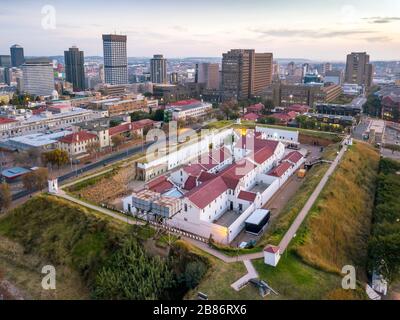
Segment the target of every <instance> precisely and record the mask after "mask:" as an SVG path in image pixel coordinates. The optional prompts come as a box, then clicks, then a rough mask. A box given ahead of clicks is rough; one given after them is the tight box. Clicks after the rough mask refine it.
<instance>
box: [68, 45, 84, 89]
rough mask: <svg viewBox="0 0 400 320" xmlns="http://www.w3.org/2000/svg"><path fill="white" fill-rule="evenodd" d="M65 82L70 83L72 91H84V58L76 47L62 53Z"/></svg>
mask: <svg viewBox="0 0 400 320" xmlns="http://www.w3.org/2000/svg"><path fill="white" fill-rule="evenodd" d="M64 60H65V75H66V80H67V81H68V82H70V83H72V86H73V88H74V91H83V90H85V87H86V84H85V58H84V54H83V51H79V49H78V48H77V47H72V48H69V50H68V51H64Z"/></svg>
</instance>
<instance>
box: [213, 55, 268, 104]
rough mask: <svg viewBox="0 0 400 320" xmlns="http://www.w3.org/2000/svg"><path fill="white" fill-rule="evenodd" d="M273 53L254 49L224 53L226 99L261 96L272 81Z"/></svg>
mask: <svg viewBox="0 0 400 320" xmlns="http://www.w3.org/2000/svg"><path fill="white" fill-rule="evenodd" d="M272 60H273V55H272V53H256V52H255V51H254V50H253V49H233V50H230V51H229V52H227V53H224V54H223V55H222V83H221V85H222V94H223V98H224V99H231V98H237V99H239V100H240V99H248V98H251V97H252V96H259V95H261V94H262V92H263V90H264V89H265V88H266V87H268V86H269V85H271V83H272Z"/></svg>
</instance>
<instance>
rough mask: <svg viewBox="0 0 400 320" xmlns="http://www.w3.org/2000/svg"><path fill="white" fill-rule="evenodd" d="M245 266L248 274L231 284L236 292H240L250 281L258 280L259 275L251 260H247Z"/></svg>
mask: <svg viewBox="0 0 400 320" xmlns="http://www.w3.org/2000/svg"><path fill="white" fill-rule="evenodd" d="M243 262H244V265H245V266H246V269H247V274H245V275H244V276H243V277H241V278H240V279H239V280H237V281H236V282H234V283H232V284H231V287H232V288H233V289H235V290H236V291H239V290H240V289H241V288H242V287H243V286H244V285H245V284H246V283H247V282H249V280H251V279H255V278H258V273H257V271H256V269H254V266H253V264H252V263H251V261H250V260H245V261H243Z"/></svg>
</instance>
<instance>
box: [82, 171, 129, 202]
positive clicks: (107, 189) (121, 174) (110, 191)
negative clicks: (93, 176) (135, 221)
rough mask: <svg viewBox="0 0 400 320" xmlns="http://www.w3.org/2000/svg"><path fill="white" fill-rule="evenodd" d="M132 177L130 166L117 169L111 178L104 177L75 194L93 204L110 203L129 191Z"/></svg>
mask: <svg viewBox="0 0 400 320" xmlns="http://www.w3.org/2000/svg"><path fill="white" fill-rule="evenodd" d="M134 175H135V173H134V168H133V167H132V165H130V166H127V167H124V168H121V169H119V170H118V172H117V173H116V174H115V175H113V176H112V177H108V176H107V177H104V178H102V179H101V180H100V181H98V182H96V183H95V184H94V185H89V186H87V187H86V188H83V189H82V190H79V191H78V192H75V194H76V195H78V196H79V197H81V198H84V199H87V200H89V201H91V202H94V203H110V202H112V201H113V200H114V199H115V198H118V197H120V196H123V195H125V194H127V193H128V192H129V191H130V190H129V183H130V182H131V181H132V180H133V179H134Z"/></svg>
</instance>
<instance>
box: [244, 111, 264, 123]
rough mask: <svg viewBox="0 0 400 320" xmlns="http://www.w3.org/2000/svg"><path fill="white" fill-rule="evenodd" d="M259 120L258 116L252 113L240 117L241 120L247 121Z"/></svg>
mask: <svg viewBox="0 0 400 320" xmlns="http://www.w3.org/2000/svg"><path fill="white" fill-rule="evenodd" d="M259 118H260V116H259V115H258V114H255V113H253V112H251V113H247V114H245V115H244V116H243V117H242V119H243V120H249V121H256V120H258V119H259Z"/></svg>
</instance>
